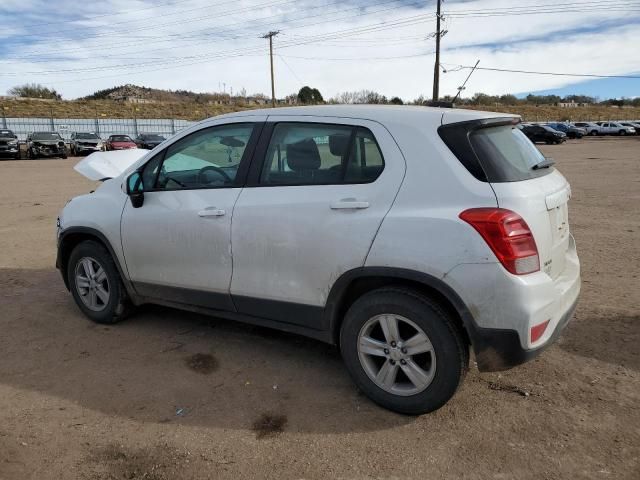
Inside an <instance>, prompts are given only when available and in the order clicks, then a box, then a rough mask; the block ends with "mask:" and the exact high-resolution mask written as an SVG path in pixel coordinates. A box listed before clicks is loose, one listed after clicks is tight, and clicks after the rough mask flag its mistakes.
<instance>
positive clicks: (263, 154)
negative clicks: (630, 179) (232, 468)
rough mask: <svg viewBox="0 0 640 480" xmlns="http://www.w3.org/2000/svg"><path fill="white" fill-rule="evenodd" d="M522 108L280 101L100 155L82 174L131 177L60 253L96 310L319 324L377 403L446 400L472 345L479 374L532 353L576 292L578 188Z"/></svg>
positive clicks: (77, 295)
mask: <svg viewBox="0 0 640 480" xmlns="http://www.w3.org/2000/svg"><path fill="white" fill-rule="evenodd" d="M518 121H519V119H518V118H514V117H513V116H509V115H506V114H496V113H485V112H475V111H464V110H449V109H444V110H441V109H430V108H424V107H393V106H320V107H301V108H281V109H276V110H256V111H249V112H240V113H234V114H230V115H223V116H220V117H216V118H212V119H209V120H206V121H204V122H201V123H198V124H197V125H194V126H192V127H191V128H189V129H188V130H185V131H183V132H181V133H179V134H178V135H176V136H174V137H173V138H171V139H169V140H166V141H165V142H164V143H162V144H161V145H160V146H158V147H157V148H156V149H154V150H153V151H151V152H145V151H139V152H136V151H131V152H126V151H125V152H107V153H94V154H92V155H90V156H89V157H87V159H85V160H83V162H81V164H80V165H78V166H77V167H76V169H77V170H79V171H83V172H85V173H86V174H87V175H88V176H90V177H91V178H94V179H98V178H100V177H103V178H102V179H105V178H106V177H115V178H112V179H110V180H107V181H105V182H104V183H103V184H102V185H101V186H100V187H99V188H98V189H97V190H96V191H95V192H93V193H90V194H88V195H82V196H79V197H76V198H74V199H73V200H71V201H70V202H69V203H68V204H67V205H66V207H65V208H64V210H63V212H62V213H61V215H60V218H59V220H58V259H57V266H58V268H59V269H60V271H61V273H62V277H63V279H64V282H65V284H66V285H67V287H68V288H69V289H70V290H71V293H72V294H73V297H74V299H75V301H76V303H77V304H78V306H79V308H80V309H81V310H82V311H83V312H84V313H85V315H87V316H88V317H89V318H90V319H92V320H94V321H96V322H100V323H113V322H116V321H118V320H120V319H122V318H123V317H124V316H126V315H127V313H129V312H130V311H131V308H132V307H133V306H135V305H140V304H143V303H156V304H161V305H168V306H172V307H178V308H183V309H188V310H195V311H199V312H205V313H210V314H212V315H215V316H218V317H223V318H228V319H232V320H239V321H243V322H248V323H252V324H258V325H265V326H269V327H274V328H278V329H281V330H286V331H289V332H295V333H299V334H302V335H307V336H309V337H313V338H316V339H318V340H321V341H325V342H329V343H332V344H336V345H338V346H339V348H340V351H341V352H342V355H343V358H344V361H345V363H346V366H347V369H348V370H349V372H350V374H351V375H352V377H353V379H354V381H355V383H356V384H357V385H358V387H359V388H360V389H361V390H363V391H364V392H365V393H366V394H367V395H368V396H369V397H370V398H371V399H372V400H374V401H375V402H377V403H379V404H380V405H383V406H385V407H387V408H389V409H391V410H395V411H397V412H403V413H408V414H419V413H423V412H429V411H432V410H434V409H437V408H439V407H440V406H442V405H443V404H444V403H445V402H447V400H449V398H451V396H452V395H453V394H454V392H455V391H456V389H457V388H458V385H459V384H460V382H461V380H462V378H463V376H464V374H465V372H466V370H467V368H468V363H469V350H470V346H471V348H473V351H474V353H475V357H476V361H477V364H478V368H479V369H480V370H481V371H496V370H501V369H507V368H510V367H512V366H515V365H518V364H520V363H522V362H525V361H527V360H529V359H531V358H533V357H534V356H535V355H537V354H538V353H539V352H540V351H541V350H542V349H543V348H544V347H546V346H547V345H549V344H550V343H552V342H553V341H554V340H555V339H556V338H557V336H558V335H559V333H560V331H561V330H562V329H563V327H564V326H565V325H566V324H567V322H568V321H569V319H570V317H571V315H572V313H573V310H574V308H575V305H576V302H577V298H578V293H579V290H580V268H579V262H578V257H577V254H576V248H575V243H574V240H573V237H572V236H571V234H570V233H569V226H568V221H567V201H568V200H569V197H570V194H571V193H570V188H569V184H568V183H567V181H566V180H565V178H564V177H563V176H562V175H561V174H560V173H559V172H558V171H557V170H555V169H554V168H553V166H552V165H553V162H552V161H551V160H550V159H546V158H545V157H543V156H542V154H541V153H540V152H539V151H538V150H537V149H536V147H534V145H533V144H532V143H531V142H530V141H529V140H528V139H527V138H526V137H525V136H524V134H522V132H521V131H520V130H519V129H518V128H516V124H517V123H518ZM140 156H142V158H139V157H140ZM122 170H124V171H122ZM120 171H122V173H118V172H120Z"/></svg>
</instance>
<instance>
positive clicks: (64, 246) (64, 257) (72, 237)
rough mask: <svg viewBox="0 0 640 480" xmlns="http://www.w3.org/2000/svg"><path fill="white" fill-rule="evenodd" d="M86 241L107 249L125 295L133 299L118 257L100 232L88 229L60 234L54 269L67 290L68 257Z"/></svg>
mask: <svg viewBox="0 0 640 480" xmlns="http://www.w3.org/2000/svg"><path fill="white" fill-rule="evenodd" d="M86 240H93V241H94V242H97V243H99V244H101V245H102V246H103V247H105V248H106V249H107V251H108V252H109V255H111V258H112V259H113V261H114V263H115V264H116V268H117V269H118V273H119V274H120V278H121V279H122V283H123V284H124V286H125V288H126V290H127V293H128V294H129V296H130V297H131V298H133V296H135V290H134V289H133V286H132V285H131V283H130V282H129V280H128V277H127V276H126V275H125V271H124V270H123V268H122V266H121V265H120V261H119V259H118V256H117V255H116V253H115V251H114V249H113V247H112V246H111V243H110V242H109V240H107V237H106V236H105V235H104V234H103V233H102V232H100V231H99V230H96V229H95V228H90V227H70V228H68V229H66V230H64V231H63V232H62V233H61V234H60V240H59V242H58V255H57V258H56V267H57V268H58V269H59V270H60V273H61V274H62V279H63V281H64V284H65V286H66V287H67V290H68V289H69V279H68V278H67V264H68V263H69V257H70V255H71V252H72V251H73V249H74V248H75V247H76V246H78V245H79V244H80V243H82V242H84V241H86Z"/></svg>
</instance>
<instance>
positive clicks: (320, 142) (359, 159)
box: [260, 123, 384, 185]
mask: <svg viewBox="0 0 640 480" xmlns="http://www.w3.org/2000/svg"><path fill="white" fill-rule="evenodd" d="M383 168H384V160H383V158H382V154H381V153H380V149H379V147H378V144H377V143H376V141H375V138H374V137H373V135H372V134H371V132H370V131H369V130H367V129H365V128H362V127H353V126H347V125H330V124H319V123H279V124H277V125H276V126H275V127H274V129H273V134H272V136H271V141H270V143H269V147H268V148H267V152H266V156H265V162H264V165H263V168H262V173H261V178H260V182H261V183H262V184H265V185H322V184H340V183H366V182H372V181H374V180H375V179H376V178H378V176H379V175H380V173H381V172H382V169H383Z"/></svg>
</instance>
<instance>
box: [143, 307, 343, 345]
mask: <svg viewBox="0 0 640 480" xmlns="http://www.w3.org/2000/svg"><path fill="white" fill-rule="evenodd" d="M137 300H138V302H136V303H137V304H139V305H141V304H144V303H151V304H154V305H160V306H164V307H171V308H176V309H179V310H185V311H188V312H195V313H200V314H203V315H208V316H211V317H217V318H223V319H225V320H232V321H235V322H241V323H247V324H249V325H257V326H260V327H266V328H273V329H275V330H280V331H282V332H287V333H293V334H296V335H302V336H305V337H309V338H313V339H315V340H319V341H321V342H324V343H333V341H332V335H331V332H329V331H326V330H316V329H313V328H309V327H305V326H303V325H296V324H293V323H287V322H282V321H278V320H272V319H268V318H263V317H258V316H253V315H248V314H245V313H238V312H233V311H227V310H217V309H214V308H207V307H200V306H196V305H190V304H186V303H180V302H175V301H170V300H162V299H158V298H152V297H143V296H139V297H138V298H137ZM299 307H305V306H304V305H300V306H299ZM309 308H315V307H309ZM321 310H322V309H321Z"/></svg>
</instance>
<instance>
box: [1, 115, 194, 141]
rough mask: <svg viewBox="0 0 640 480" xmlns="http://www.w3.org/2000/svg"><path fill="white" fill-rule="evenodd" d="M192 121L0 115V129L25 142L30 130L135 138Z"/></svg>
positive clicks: (171, 130)
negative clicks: (6, 130)
mask: <svg viewBox="0 0 640 480" xmlns="http://www.w3.org/2000/svg"><path fill="white" fill-rule="evenodd" d="M194 123H195V122H191V121H188V120H176V119H172V118H154V119H147V118H145V119H137V118H53V117H41V118H8V117H4V116H3V117H1V118H0V128H7V129H9V130H12V131H13V133H15V134H16V135H17V136H18V140H20V141H25V140H26V138H27V135H28V134H30V133H32V132H58V133H59V134H60V135H61V136H62V137H63V138H64V139H65V140H68V139H69V136H70V135H71V133H72V132H84V133H95V134H96V135H98V136H99V137H101V138H104V139H106V138H107V137H108V136H109V135H129V136H130V137H132V138H135V137H137V136H138V135H139V134H142V133H155V134H158V135H162V136H164V137H170V136H171V135H173V134H175V133H177V132H179V131H180V130H183V129H185V128H187V127H189V126H191V125H193V124H194Z"/></svg>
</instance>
